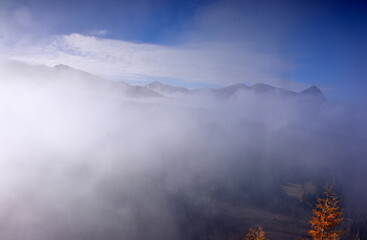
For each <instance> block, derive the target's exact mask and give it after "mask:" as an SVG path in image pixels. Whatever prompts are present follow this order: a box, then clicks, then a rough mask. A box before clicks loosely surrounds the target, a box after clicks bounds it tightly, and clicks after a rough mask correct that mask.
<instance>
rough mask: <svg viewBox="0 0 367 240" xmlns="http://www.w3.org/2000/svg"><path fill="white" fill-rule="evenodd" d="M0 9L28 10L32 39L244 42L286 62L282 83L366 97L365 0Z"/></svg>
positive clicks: (200, 0) (209, 0)
mask: <svg viewBox="0 0 367 240" xmlns="http://www.w3.org/2000/svg"><path fill="white" fill-rule="evenodd" d="M0 6H1V8H2V12H0V13H1V14H2V15H4V16H7V15H9V14H10V13H12V12H14V11H16V9H19V8H26V9H28V10H29V12H30V13H31V14H32V17H33V19H34V23H35V24H34V26H33V28H28V29H23V31H25V32H26V31H28V33H29V32H30V33H31V34H33V35H35V36H36V37H35V38H36V39H37V38H40V39H41V38H42V37H44V36H47V35H61V34H71V33H80V34H83V35H90V34H91V33H92V32H93V31H94V30H106V31H107V33H106V34H104V35H103V36H100V37H103V38H109V39H118V40H124V41H131V42H136V43H151V44H155V45H163V46H180V45H182V44H188V43H200V42H220V43H227V44H233V43H236V44H237V43H241V42H244V43H246V46H247V47H248V46H250V48H253V49H256V52H257V53H259V54H262V53H266V54H273V55H276V56H277V57H279V58H281V59H283V60H284V61H286V62H287V63H288V64H289V65H290V68H289V70H288V71H283V72H282V73H281V77H283V78H285V79H290V80H294V81H296V82H300V83H304V84H316V85H318V86H320V87H321V88H323V90H324V91H325V93H326V95H327V97H329V98H332V99H335V100H345V99H349V100H350V99H352V101H354V100H358V99H365V98H366V97H365V91H366V90H367V79H366V78H367V66H366V64H367V44H366V43H367V1H356V0H349V1H338V0H335V1H319V0H318V1H316V0H308V1H306V0H298V1H266V0H260V1H247V0H244V1H231V0H229V1H220V0H217V1H215V0H186V1H183V0H182V1H179V0H151V1H149V0H120V1H119V0H104V1H102V0H100V1H98V0H64V1H51V0H48V1H47V0H2V3H1V5H0ZM3 25H4V23H3ZM0 26H1V25H0ZM0 30H1V29H0ZM2 35H3V38H5V39H6V38H7V36H6V33H2ZM218 67H220V66H218ZM275 74H278V75H279V73H275ZM278 77H279V76H278Z"/></svg>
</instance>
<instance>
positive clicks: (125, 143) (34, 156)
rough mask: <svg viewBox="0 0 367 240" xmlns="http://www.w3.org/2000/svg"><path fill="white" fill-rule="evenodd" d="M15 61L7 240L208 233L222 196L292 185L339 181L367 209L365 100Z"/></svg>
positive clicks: (3, 220) (4, 94)
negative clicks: (158, 91)
mask: <svg viewBox="0 0 367 240" xmlns="http://www.w3.org/2000/svg"><path fill="white" fill-rule="evenodd" d="M70 37H71V38H73V37H76V38H83V37H82V36H79V35H72V36H70ZM87 40H91V41H92V43H94V42H95V41H97V42H98V41H99V40H97V39H94V38H87ZM117 44H120V43H117ZM83 46H84V45H83ZM90 49H91V50H90V51H91V52H93V48H90ZM102 49H103V48H102ZM148 52H149V51H148ZM11 66H14V65H12V64H10V65H4V66H3V67H2V68H1V70H0V80H1V81H0V85H1V87H0V109H1V116H2V117H1V119H0V126H1V129H2V131H1V136H0V146H1V150H0V176H1V181H0V226H1V228H0V229H1V230H0V232H1V237H2V239H5V240H17V239H19V240H24V239H29V240H49V239H55V240H59V239H60V240H61V239H62V240H64V239H65V240H66V239H76V240H77V239H86V238H87V239H111V240H113V239H129V240H134V239H143V238H148V239H160V240H162V239H197V238H198V236H200V233H203V232H205V231H209V230H210V229H211V230H210V231H212V232H213V231H214V232H215V231H216V230H215V228H213V227H211V228H209V227H208V225H205V226H202V225H200V224H202V223H200V220H199V219H205V217H208V216H212V215H213V214H214V215H215V214H217V215H218V214H219V213H218V211H219V210H218V209H215V208H211V207H210V206H212V204H213V202H223V204H224V203H226V204H233V205H234V206H242V207H248V208H250V207H255V208H256V207H259V206H258V205H257V204H263V205H261V206H262V207H263V208H264V209H267V208H269V209H273V208H274V206H273V205H272V204H271V202H272V199H273V200H274V199H275V198H274V197H273V198H272V196H275V195H272V194H275V193H276V194H280V193H279V191H281V185H282V184H286V183H288V182H293V183H297V182H299V183H303V182H306V181H313V182H314V183H315V184H317V183H320V184H323V183H324V182H325V181H335V182H336V183H337V185H338V186H339V187H340V189H341V193H342V194H343V199H344V200H345V201H344V202H345V203H346V206H348V207H351V208H366V206H365V204H364V203H365V202H366V201H365V200H366V198H367V194H366V192H365V186H364V184H361V183H363V182H364V181H365V180H366V178H365V173H364V169H366V168H365V167H366V156H367V153H366V149H365V146H366V139H365V136H366V132H365V129H367V128H366V125H365V124H366V121H365V118H366V115H365V114H364V112H363V111H359V110H358V111H357V110H355V109H346V108H345V107H342V106H335V105H333V104H331V103H328V102H323V103H322V104H320V102H318V101H315V102H314V101H311V100H310V99H307V98H306V99H299V98H293V97H290V96H282V95H273V94H265V93H264V94H261V93H256V92H241V91H240V92H238V93H236V94H234V95H233V96H231V97H229V98H227V99H217V98H213V97H210V96H208V95H205V94H203V95H200V94H199V95H185V96H182V97H179V98H165V97H158V99H159V100H155V101H152V100H151V98H149V99H147V100H146V101H142V99H141V98H140V99H139V100H138V101H135V100H134V99H132V98H125V97H124V96H121V98H120V97H118V96H116V92H115V87H110V86H111V85H109V84H108V81H106V86H105V87H101V85H100V84H99V82H98V81H96V80H95V79H94V78H93V77H91V76H89V77H91V79H89V80H87V81H86V79H85V78H84V77H85V75H83V74H82V75H80V74H75V70H72V69H69V68H65V67H64V68H60V67H59V68H53V69H50V68H46V67H40V68H34V67H31V69H33V68H34V69H35V70H34V72H32V71H28V70H27V71H25V72H23V71H24V69H25V68H21V67H19V66H18V67H16V68H15V69H14V67H11ZM55 72H56V73H57V74H54V73H55ZM59 76H63V77H59ZM121 84H122V83H121ZM210 199H212V200H210ZM203 203H205V204H203ZM279 204H281V202H279ZM287 206H288V205H287ZM278 207H279V206H278ZM182 209H183V210H182ZM185 209H202V211H204V210H205V212H204V213H202V212H200V211H198V212H195V211H194V212H190V211H186V210H185ZM203 209H204V210H203ZM190 214H191V215H190ZM195 214H196V215H195ZM201 214H204V215H201ZM220 214H222V213H220ZM226 216H227V215H225V214H224V215H223V217H226ZM204 222H205V221H204ZM207 222H210V220H208V221H207ZM190 223H191V225H190ZM248 224H250V223H248ZM193 225H195V226H193ZM210 226H212V225H210ZM198 234H199V235H198ZM213 239H215V238H214V237H213Z"/></svg>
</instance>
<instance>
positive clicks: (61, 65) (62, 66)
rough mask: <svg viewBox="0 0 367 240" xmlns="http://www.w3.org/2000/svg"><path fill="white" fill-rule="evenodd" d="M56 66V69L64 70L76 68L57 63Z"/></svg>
mask: <svg viewBox="0 0 367 240" xmlns="http://www.w3.org/2000/svg"><path fill="white" fill-rule="evenodd" d="M54 68H55V69H60V70H62V69H73V70H74V68H72V67H70V66H68V65H65V64H57V65H55V66H54Z"/></svg>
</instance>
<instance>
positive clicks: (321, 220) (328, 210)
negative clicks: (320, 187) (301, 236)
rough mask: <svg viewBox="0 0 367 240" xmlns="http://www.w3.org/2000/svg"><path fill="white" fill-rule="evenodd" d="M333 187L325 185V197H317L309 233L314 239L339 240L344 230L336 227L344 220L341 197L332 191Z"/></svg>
mask: <svg viewBox="0 0 367 240" xmlns="http://www.w3.org/2000/svg"><path fill="white" fill-rule="evenodd" d="M332 188H333V186H331V187H327V186H326V187H325V192H324V198H317V204H316V207H315V209H313V210H312V212H313V216H312V217H311V220H310V221H309V222H310V223H311V230H309V231H308V235H309V236H311V237H312V239H313V240H337V239H339V238H340V236H341V235H342V234H343V233H344V231H337V230H336V228H337V227H338V226H339V225H340V223H341V222H342V221H343V212H342V211H341V210H340V207H339V206H338V205H339V200H338V199H339V198H338V196H337V195H336V194H335V193H332V192H331V191H332Z"/></svg>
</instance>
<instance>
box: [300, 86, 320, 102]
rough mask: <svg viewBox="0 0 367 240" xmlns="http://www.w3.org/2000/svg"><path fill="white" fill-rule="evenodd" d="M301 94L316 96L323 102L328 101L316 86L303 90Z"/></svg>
mask: <svg viewBox="0 0 367 240" xmlns="http://www.w3.org/2000/svg"><path fill="white" fill-rule="evenodd" d="M300 94H303V95H309V96H314V97H318V98H320V99H322V100H326V98H325V96H324V94H323V93H322V92H321V90H320V89H319V88H318V87H316V86H315V85H313V86H311V87H309V88H307V89H305V90H303V91H302V92H301V93H300Z"/></svg>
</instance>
